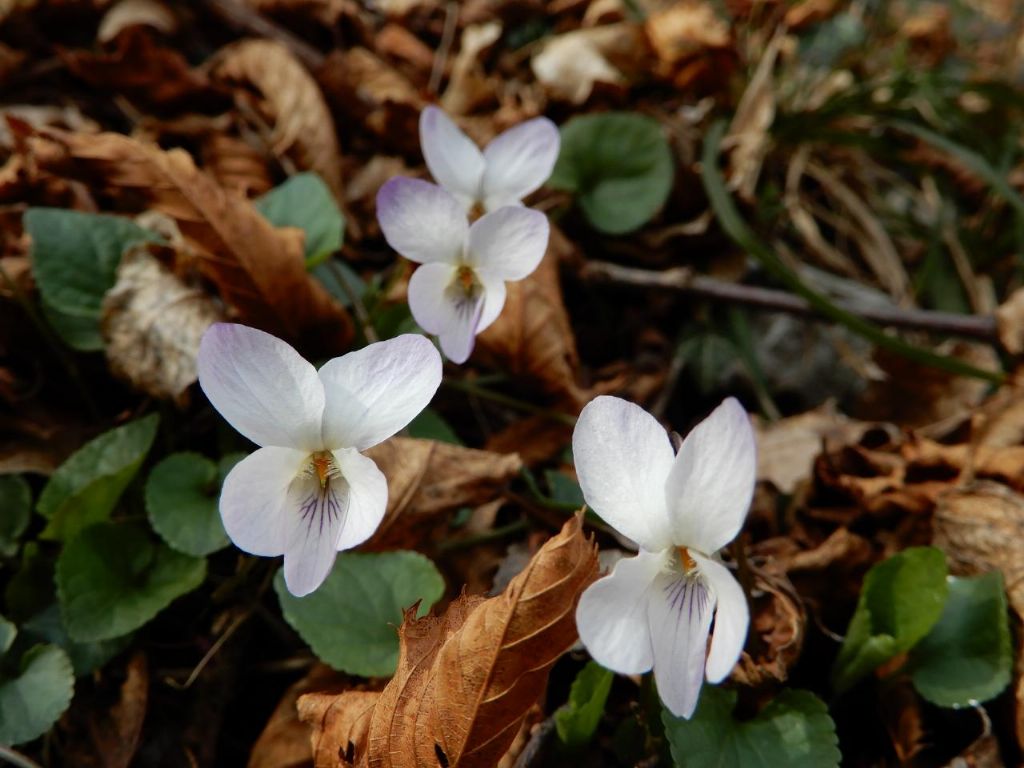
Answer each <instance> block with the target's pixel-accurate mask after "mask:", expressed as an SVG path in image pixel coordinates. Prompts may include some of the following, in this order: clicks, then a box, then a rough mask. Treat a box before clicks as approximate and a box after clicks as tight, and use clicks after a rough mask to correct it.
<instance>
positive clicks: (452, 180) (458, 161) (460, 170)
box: [420, 106, 484, 213]
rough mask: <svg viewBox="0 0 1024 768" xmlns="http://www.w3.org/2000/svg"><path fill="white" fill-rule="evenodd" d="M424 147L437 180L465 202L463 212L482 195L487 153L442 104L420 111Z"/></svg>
mask: <svg viewBox="0 0 1024 768" xmlns="http://www.w3.org/2000/svg"><path fill="white" fill-rule="evenodd" d="M420 148H421V149H422V150H423V159H424V160H426V161H427V168H429V169H430V174H431V175H432V176H433V177H434V181H436V182H437V183H438V184H440V185H441V186H442V187H444V188H445V189H447V190H448V191H449V192H451V193H452V194H453V195H455V196H456V197H458V198H460V202H461V203H463V204H464V206H465V207H464V208H463V213H465V211H466V210H468V209H469V208H470V207H471V206H472V205H473V203H474V202H476V200H477V199H478V198H479V197H480V188H481V180H482V179H483V176H484V156H483V154H482V153H481V152H480V149H479V148H478V147H477V145H476V144H475V143H473V140H472V139H470V138H469V137H468V136H467V135H466V134H464V133H463V132H462V131H461V130H460V129H459V127H458V126H457V125H456V124H455V123H453V122H452V120H451V118H449V117H448V115H446V114H445V113H444V110H442V109H439V108H438V107H434V106H429V107H426V108H425V109H424V110H423V111H422V112H420Z"/></svg>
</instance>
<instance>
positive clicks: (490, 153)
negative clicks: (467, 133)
mask: <svg viewBox="0 0 1024 768" xmlns="http://www.w3.org/2000/svg"><path fill="white" fill-rule="evenodd" d="M559 144H560V137H559V135H558V128H557V127H556V126H555V124H554V123H552V122H551V121H550V120H548V119H547V118H546V117H537V118H534V119H533V120H527V121H526V122H525V123H521V124H520V125H517V126H515V127H514V128H509V129H508V130H507V131H505V132H504V133H503V134H501V135H500V136H498V137H497V138H495V139H494V141H492V142H491V143H490V144H488V145H487V148H486V149H485V150H484V160H486V162H487V167H486V170H485V171H484V178H483V197H484V206H485V207H486V209H487V210H488V211H493V210H496V209H497V208H500V207H502V206H503V205H515V204H517V203H519V202H520V201H521V200H522V199H523V198H524V197H526V196H527V195H528V194H530V193H531V192H533V191H534V190H535V189H537V188H538V187H539V186H540V185H541V184H543V183H544V182H545V181H547V180H548V177H549V176H550V175H551V171H552V170H553V169H554V167H555V161H556V160H557V159H558V149H559Z"/></svg>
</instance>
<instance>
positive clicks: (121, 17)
mask: <svg viewBox="0 0 1024 768" xmlns="http://www.w3.org/2000/svg"><path fill="white" fill-rule="evenodd" d="M138 26H146V27H151V28H152V29H155V30H157V31H159V32H163V33H164V34H165V35H171V34H174V32H176V31H177V29H178V21H177V19H175V18H174V14H173V13H171V11H170V9H168V8H167V6H166V5H164V4H163V3H161V2H159V0H120V2H118V3H115V4H114V5H113V6H111V8H110V10H109V11H107V12H106V13H105V14H104V15H103V20H102V21H100V28H99V30H98V31H97V32H96V40H98V41H99V42H101V43H107V42H110V41H111V40H113V39H114V38H115V37H117V36H118V35H119V34H120V33H121V31H122V30H124V29H127V28H128V27H138Z"/></svg>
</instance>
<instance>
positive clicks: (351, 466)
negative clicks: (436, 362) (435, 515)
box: [334, 352, 436, 550]
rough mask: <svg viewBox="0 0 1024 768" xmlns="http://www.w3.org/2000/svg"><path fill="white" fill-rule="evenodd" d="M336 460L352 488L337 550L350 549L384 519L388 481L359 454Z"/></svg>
mask: <svg viewBox="0 0 1024 768" xmlns="http://www.w3.org/2000/svg"><path fill="white" fill-rule="evenodd" d="M435 354H436V352H435ZM334 460H335V461H337V462H338V466H339V467H340V469H341V474H342V475H343V476H344V478H345V480H346V482H348V487H349V500H348V517H346V518H345V524H344V525H343V526H342V528H341V538H339V539H338V542H337V548H338V549H339V550H342V549H351V548H352V547H355V546H358V545H359V544H362V543H363V542H364V541H366V540H367V539H368V538H370V537H371V536H372V535H373V533H374V531H376V530H377V527H378V526H379V525H380V523H381V520H383V519H384V512H385V511H386V510H387V506H388V481H387V480H386V479H385V478H384V474H383V473H382V472H381V471H380V469H378V468H377V465H376V464H374V462H373V459H370V458H367V457H366V456H363V454H361V453H357V452H356V451H335V453H334Z"/></svg>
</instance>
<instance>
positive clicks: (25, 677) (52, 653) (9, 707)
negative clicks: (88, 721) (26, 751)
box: [0, 645, 75, 744]
mask: <svg viewBox="0 0 1024 768" xmlns="http://www.w3.org/2000/svg"><path fill="white" fill-rule="evenodd" d="M74 692H75V675H74V672H72V670H71V662H70V661H68V657H67V654H65V653H64V651H62V650H61V649H60V648H58V647H57V646H55V645H37V646H34V647H33V648H31V649H29V650H28V651H27V652H26V653H25V655H24V656H22V657H21V665H20V668H19V669H18V672H17V674H16V675H14V676H11V677H7V678H0V744H21V743H23V742H26V741H32V739H35V738H37V737H39V736H42V735H43V734H44V733H46V732H47V731H48V730H50V726H52V725H53V724H54V723H55V722H57V718H58V717H60V716H61V714H62V713H63V712H64V710H65V709H67V708H68V705H69V704H71V697H72V696H73V695H74Z"/></svg>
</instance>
